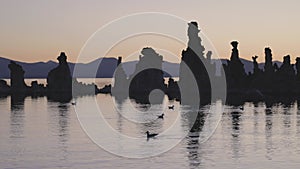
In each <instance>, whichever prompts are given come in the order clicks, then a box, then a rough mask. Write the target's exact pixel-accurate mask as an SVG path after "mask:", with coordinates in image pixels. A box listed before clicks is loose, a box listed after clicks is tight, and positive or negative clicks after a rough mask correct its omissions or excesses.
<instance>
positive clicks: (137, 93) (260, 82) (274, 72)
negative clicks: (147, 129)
mask: <svg viewBox="0 0 300 169" xmlns="http://www.w3.org/2000/svg"><path fill="white" fill-rule="evenodd" d="M188 25H189V26H188V38H189V41H188V46H187V49H186V50H183V51H182V58H181V63H180V71H179V80H178V82H177V81H175V80H174V79H173V78H169V81H168V84H165V83H164V80H163V76H162V71H160V70H162V69H161V65H162V58H161V56H160V55H159V54H157V53H156V52H155V51H154V50H153V49H151V48H144V49H143V50H142V54H143V55H142V56H140V59H139V62H138V64H137V68H136V71H135V73H134V74H133V75H132V76H130V77H129V78H127V76H126V74H125V72H124V69H123V68H122V63H121V58H119V63H118V65H119V66H118V68H117V70H116V73H115V84H114V87H113V88H112V94H113V95H114V96H115V97H116V98H126V97H127V96H128V95H129V97H130V98H133V99H135V100H138V101H142V102H146V103H147V102H148V103H149V100H147V98H148V97H149V93H150V92H149V91H150V90H153V89H159V90H161V91H163V92H164V93H165V94H167V96H168V97H169V99H176V100H178V101H180V102H181V103H182V104H190V103H193V102H195V101H194V100H191V99H189V98H190V97H191V95H193V94H194V92H199V96H200V98H199V100H201V101H200V104H207V103H210V102H211V92H212V91H211V90H212V84H211V79H210V78H214V79H215V82H218V81H221V79H222V76H226V89H227V99H226V100H227V102H228V103H237V102H240V103H242V102H244V101H263V100H264V101H266V100H271V101H272V100H274V101H284V99H298V97H299V96H300V57H298V58H297V59H296V64H295V68H294V65H293V64H291V63H290V56H289V55H287V56H284V58H283V64H282V65H281V66H280V67H279V66H278V65H277V64H276V63H274V64H273V62H272V51H271V49H270V48H265V66H264V69H260V68H259V67H258V63H257V61H256V59H257V58H258V56H254V57H252V58H253V67H254V68H253V73H251V72H248V73H247V72H245V69H244V65H243V63H242V62H241V60H240V58H239V50H238V42H237V41H232V42H231V45H232V53H231V57H230V60H228V61H227V64H223V68H224V74H221V75H217V74H218V73H217V72H216V69H217V67H216V65H215V63H214V62H212V60H211V56H212V52H211V51H207V52H206V54H205V48H204V46H203V45H202V40H201V38H200V37H199V36H198V34H199V32H200V30H199V29H198V24H197V22H191V23H189V24H188ZM148 64H149V65H148ZM141 68H143V70H141ZM295 70H296V71H295ZM193 79H194V80H195V81H196V85H195V83H193V82H192V80H193ZM128 88H129V90H128ZM128 91H129V92H128ZM126 92H127V94H126Z"/></svg>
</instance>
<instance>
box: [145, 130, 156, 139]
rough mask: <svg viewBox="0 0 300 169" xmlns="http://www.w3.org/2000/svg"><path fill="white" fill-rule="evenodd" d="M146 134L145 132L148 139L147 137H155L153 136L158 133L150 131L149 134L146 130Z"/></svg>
mask: <svg viewBox="0 0 300 169" xmlns="http://www.w3.org/2000/svg"><path fill="white" fill-rule="evenodd" d="M146 134H147V139H148V138H152V137H155V136H157V135H158V134H156V133H151V134H150V132H149V131H147V132H146Z"/></svg>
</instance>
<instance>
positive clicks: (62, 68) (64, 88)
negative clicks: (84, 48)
mask: <svg viewBox="0 0 300 169" xmlns="http://www.w3.org/2000/svg"><path fill="white" fill-rule="evenodd" d="M57 60H58V61H59V65H58V66H57V67H56V68H54V69H52V70H51V71H50V72H49V73H48V77H47V83H48V85H47V88H48V91H50V92H71V91H72V76H71V72H70V69H69V65H68V63H67V56H66V54H65V53H64V52H61V54H60V56H58V57H57Z"/></svg>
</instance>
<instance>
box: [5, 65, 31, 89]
mask: <svg viewBox="0 0 300 169" xmlns="http://www.w3.org/2000/svg"><path fill="white" fill-rule="evenodd" d="M8 68H9V70H10V86H11V89H12V91H13V92H20V91H23V92H25V90H26V88H27V86H26V84H25V82H24V73H25V71H24V70H23V68H22V66H20V65H18V64H17V63H16V62H14V61H11V62H10V64H9V65H8Z"/></svg>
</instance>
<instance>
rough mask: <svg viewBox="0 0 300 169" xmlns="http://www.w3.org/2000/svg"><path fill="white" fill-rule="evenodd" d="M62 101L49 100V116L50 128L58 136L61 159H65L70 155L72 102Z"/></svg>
mask: <svg viewBox="0 0 300 169" xmlns="http://www.w3.org/2000/svg"><path fill="white" fill-rule="evenodd" d="M64 102H65V101H64V100H63V101H61V102H53V101H50V102H49V109H50V110H49V112H50V114H49V116H50V121H49V125H50V129H51V130H52V134H53V135H54V136H55V137H56V138H57V142H58V143H57V144H56V146H57V148H56V149H57V150H58V151H57V154H58V155H59V156H58V157H59V160H62V161H65V160H67V159H68V155H69V150H68V149H69V147H68V145H69V144H68V141H69V136H70V133H69V128H70V122H69V121H70V117H69V116H70V105H71V104H70V103H64Z"/></svg>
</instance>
